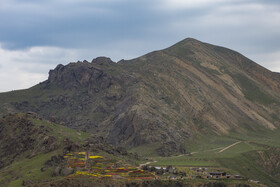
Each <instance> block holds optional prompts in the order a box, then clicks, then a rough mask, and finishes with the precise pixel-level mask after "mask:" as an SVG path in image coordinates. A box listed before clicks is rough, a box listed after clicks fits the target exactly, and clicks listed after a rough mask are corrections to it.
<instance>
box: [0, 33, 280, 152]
mask: <svg viewBox="0 0 280 187" xmlns="http://www.w3.org/2000/svg"><path fill="white" fill-rule="evenodd" d="M0 101H1V105H0V114H1V115H2V116H3V115H5V114H7V113H14V112H26V111H33V112H36V113H37V114H39V115H41V116H43V117H44V118H47V119H49V120H51V121H54V122H56V123H60V124H62V125H65V126H67V127H71V128H74V129H78V130H82V131H86V132H90V133H93V134H97V135H101V136H103V137H104V138H106V140H107V141H108V142H109V143H111V144H114V145H122V146H126V147H127V148H132V147H138V146H143V145H144V146H145V145H153V147H154V149H155V150H156V151H157V152H158V153H159V154H160V155H162V156H168V155H171V154H173V153H174V152H180V153H185V152H186V151H188V150H186V148H185V146H184V145H185V143H186V141H187V140H190V139H192V138H194V137H195V136H199V135H205V134H214V135H225V134H229V133H232V132H234V133H239V134H246V133H247V132H252V131H253V132H254V131H255V132H260V131H262V130H271V131H273V130H275V129H277V128H278V127H279V126H280V119H279V115H278V114H279V113H280V74H279V73H274V72H271V71H269V70H267V69H265V68H263V67H261V66H260V65H258V64H256V63H255V62H253V61H251V60H250V59H248V58H246V57H244V56H243V55H241V54H239V53H237V52H235V51H232V50H230V49H226V48H223V47H219V46H215V45H211V44H207V43H203V42H200V41H197V40H195V39H191V38H188V39H185V40H183V41H181V42H179V43H177V44H175V45H173V46H171V47H169V48H167V49H164V50H160V51H154V52H151V53H149V54H146V55H144V56H141V57H139V58H135V59H132V60H121V61H119V62H117V63H116V62H113V61H111V60H110V59H109V58H106V57H99V58H96V59H94V60H92V62H88V61H83V62H80V61H79V62H77V63H69V64H68V65H65V66H64V65H58V66H57V67H56V68H55V69H54V70H51V71H50V72H49V78H48V80H46V81H44V82H42V83H40V84H38V85H36V86H34V87H32V88H29V89H26V90H19V91H13V92H7V93H1V94H0Z"/></svg>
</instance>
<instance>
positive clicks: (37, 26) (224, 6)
mask: <svg viewBox="0 0 280 187" xmlns="http://www.w3.org/2000/svg"><path fill="white" fill-rule="evenodd" d="M187 37H192V38H195V39H198V40H200V41H203V42H207V43H211V44H215V45H220V46H224V47H227V48H230V49H233V50H236V51H238V52H240V53H242V54H243V55H245V56H247V57H248V58H250V59H252V60H253V61H255V62H257V63H258V64H260V65H262V66H264V67H266V68H267V69H269V70H271V71H277V72H280V1H279V0H0V92H4V91H10V90H16V89H23V88H29V87H30V86H33V85H35V84H37V83H39V82H41V81H44V80H46V79H47V77H48V71H49V69H54V68H55V67H56V65H57V64H68V63H69V62H75V61H78V60H81V61H82V60H88V61H91V60H92V59H93V58H95V57H98V56H107V57H110V58H111V59H112V60H114V61H119V60H121V59H131V58H136V57H138V56H141V55H144V54H146V53H148V52H151V51H154V50H159V49H163V48H166V47H169V46H171V45H173V44H175V43H177V42H179V41H180V40H183V39H185V38H187Z"/></svg>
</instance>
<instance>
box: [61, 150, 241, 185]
mask: <svg viewBox="0 0 280 187" xmlns="http://www.w3.org/2000/svg"><path fill="white" fill-rule="evenodd" d="M64 158H65V159H67V164H68V168H71V169H72V170H73V173H72V174H70V175H68V176H67V178H73V177H78V178H80V177H86V178H108V179H120V180H121V179H123V180H155V179H161V180H227V179H232V180H234V179H236V180H241V179H243V178H242V177H241V176H240V175H229V174H227V173H226V172H225V171H219V170H218V171H213V170H211V171H209V172H208V171H207V170H208V168H193V167H189V168H187V169H188V170H189V172H188V173H186V172H184V171H182V170H179V169H177V168H174V167H172V166H167V167H157V166H149V165H140V166H138V167H131V166H129V165H124V166H121V165H120V164H119V163H118V161H117V160H114V159H111V158H105V157H103V156H98V155H91V154H90V153H89V152H73V153H67V154H66V155H65V156H64Z"/></svg>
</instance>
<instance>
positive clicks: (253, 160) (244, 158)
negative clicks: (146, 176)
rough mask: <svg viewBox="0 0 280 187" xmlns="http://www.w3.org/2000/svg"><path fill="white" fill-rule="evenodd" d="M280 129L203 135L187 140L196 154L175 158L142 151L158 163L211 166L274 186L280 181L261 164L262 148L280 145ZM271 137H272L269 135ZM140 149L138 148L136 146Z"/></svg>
mask: <svg viewBox="0 0 280 187" xmlns="http://www.w3.org/2000/svg"><path fill="white" fill-rule="evenodd" d="M279 133H280V130H279V129H278V130H275V131H265V132H263V133H262V134H259V133H249V134H247V135H242V136H241V135H239V134H237V133H231V134H229V135H227V136H203V137H196V138H195V139H194V140H192V141H188V142H186V148H187V150H189V151H190V152H192V153H193V154H192V156H188V155H177V156H173V157H158V156H155V155H154V153H153V154H151V155H150V153H151V152H150V151H149V148H148V149H146V150H147V151H146V152H145V151H144V150H145V149H144V147H143V148H142V149H141V153H142V154H146V156H149V157H151V158H152V159H153V160H156V161H157V162H153V163H151V165H154V166H167V165H173V166H177V167H208V168H209V169H213V170H223V171H227V172H228V173H230V174H239V175H242V176H244V177H246V178H248V179H253V180H259V181H261V182H262V183H264V184H266V185H269V186H271V187H276V186H279V184H280V180H279V179H277V177H276V176H274V177H273V176H272V175H271V174H269V173H268V172H266V171H265V169H264V168H262V167H261V166H260V165H259V164H258V161H259V160H258V157H257V156H256V155H258V153H257V152H258V151H265V150H268V149H269V148H270V147H279V145H280V136H279ZM268 137H269V138H268ZM238 141H241V143H239V144H237V145H235V146H233V147H231V148H229V149H227V150H225V151H224V152H222V153H219V151H220V150H222V149H223V148H224V147H227V146H229V145H231V144H233V143H235V142H238ZM134 150H136V151H137V149H134Z"/></svg>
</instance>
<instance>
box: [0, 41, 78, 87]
mask: <svg viewBox="0 0 280 187" xmlns="http://www.w3.org/2000/svg"><path fill="white" fill-rule="evenodd" d="M75 57H76V54H75V52H74V51H71V50H65V49H60V48H55V47H32V48H30V49H26V50H15V51H9V50H5V49H3V48H1V45H0V59H1V60H0V67H1V68H0V80H2V81H1V82H0V92H4V91H10V90H14V89H23V88H28V87H31V86H33V85H35V84H38V83H39V82H40V81H44V80H46V79H47V76H48V74H47V73H48V70H49V69H53V68H54V67H55V66H56V65H57V64H59V63H65V60H67V59H75Z"/></svg>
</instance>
